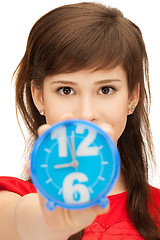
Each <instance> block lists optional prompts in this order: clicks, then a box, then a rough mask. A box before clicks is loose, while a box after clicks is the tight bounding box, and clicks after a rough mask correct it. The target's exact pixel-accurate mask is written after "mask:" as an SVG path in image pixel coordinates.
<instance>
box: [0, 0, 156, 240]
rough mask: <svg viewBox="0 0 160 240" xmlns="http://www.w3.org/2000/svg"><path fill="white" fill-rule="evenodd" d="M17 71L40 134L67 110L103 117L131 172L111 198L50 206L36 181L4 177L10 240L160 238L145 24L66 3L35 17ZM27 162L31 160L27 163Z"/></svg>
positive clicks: (0, 219)
mask: <svg viewBox="0 0 160 240" xmlns="http://www.w3.org/2000/svg"><path fill="white" fill-rule="evenodd" d="M15 77H16V107H17V111H18V112H20V113H21V115H22V117H23V119H24V122H25V124H26V126H27V128H28V130H29V134H30V139H29V140H28V149H29V153H30V152H31V149H32V146H33V143H34V142H35V140H36V138H37V137H38V134H41V133H42V132H43V131H45V130H46V129H47V128H48V127H49V126H50V125H53V124H55V123H57V122H59V121H61V120H66V119H72V118H74V119H75V118H77V119H84V120H88V121H91V122H93V123H95V124H97V125H99V126H100V127H101V128H102V129H103V130H104V131H106V132H107V133H108V134H109V135H110V136H111V137H112V139H113V140H114V142H115V143H116V145H117V147H118V149H119V152H120V156H121V173H120V176H119V179H118V181H117V183H116V185H115V187H114V188H113V189H112V190H111V192H110V193H109V195H108V199H109V202H110V204H109V206H108V207H106V208H105V209H101V208H99V207H98V206H94V207H90V208H87V209H83V210H67V209H62V208H60V207H57V208H56V209H55V210H54V211H52V212H49V211H47V209H46V208H45V199H44V198H43V197H42V196H41V195H40V194H39V193H37V191H36V189H35V187H34V185H33V184H32V182H31V179H30V176H29V172H28V180H26V181H23V180H20V179H17V178H12V177H0V189H1V190H2V191H1V192H0V236H1V239H3V240H20V239H21V240H28V239H30V240H44V239H45V240H52V239H53V240H67V239H83V240H86V239H88V240H90V239H92V240H94V239H95V240H98V239H102V240H120V239H123V240H124V239H125V240H129V239H135V240H142V239H146V240H158V239H159V240H160V232H159V228H160V214H159V212H160V209H159V208H160V207H159V206H160V191H159V190H158V189H156V188H153V187H151V186H150V185H149V183H148V162H149V160H151V161H154V160H153V151H152V136H151V130H150V124H149V119H148V114H149V106H150V87H149V76H148V59H147V53H146V49H145V44H144V41H143V37H142V34H141V31H140V29H139V28H138V27H137V26H136V25H135V24H134V23H133V22H131V21H130V20H128V19H127V18H125V17H124V16H123V14H122V13H121V12H120V11H119V10H117V9H115V8H111V7H106V6H103V5H101V4H98V3H87V2H86V3H78V4H71V5H66V6H62V7H59V8H57V9H54V10H53V11H51V12H49V13H47V14H46V15H44V16H43V17H42V18H40V19H39V20H38V21H37V22H36V23H35V25H34V26H33V28H32V30H31V32H30V34H29V38H28V42H27V47H26V52H25V54H24V57H23V58H22V60H21V62H20V64H19V66H18V68H17V71H16V73H15ZM26 168H27V167H26Z"/></svg>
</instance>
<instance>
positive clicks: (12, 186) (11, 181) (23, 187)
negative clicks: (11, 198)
mask: <svg viewBox="0 0 160 240" xmlns="http://www.w3.org/2000/svg"><path fill="white" fill-rule="evenodd" d="M0 190H6V191H10V192H14V193H17V194H19V195H21V196H24V195H26V194H29V193H35V192H36V189H35V187H34V185H33V184H32V183H29V182H27V181H24V180H22V179H19V178H15V177H2V176H0Z"/></svg>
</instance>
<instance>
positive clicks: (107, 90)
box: [99, 86, 115, 95]
mask: <svg viewBox="0 0 160 240" xmlns="http://www.w3.org/2000/svg"><path fill="white" fill-rule="evenodd" d="M114 90H115V89H114V88H113V87H107V86H106V87H102V88H101V89H100V91H99V94H104V95H107V94H111V93H112V92H113V91H114Z"/></svg>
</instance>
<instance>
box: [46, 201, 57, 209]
mask: <svg viewBox="0 0 160 240" xmlns="http://www.w3.org/2000/svg"><path fill="white" fill-rule="evenodd" d="M55 207H56V204H55V203H54V202H53V201H48V202H47V203H46V208H47V210H49V211H53V210H54V209H55Z"/></svg>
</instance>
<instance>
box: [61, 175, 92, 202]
mask: <svg viewBox="0 0 160 240" xmlns="http://www.w3.org/2000/svg"><path fill="white" fill-rule="evenodd" d="M76 180H77V181H78V182H80V183H76V184H74V181H76ZM81 182H88V177H87V176H86V175H85V174H84V173H80V172H76V173H71V174H69V175H67V176H66V177H65V179H64V181H63V198H64V201H65V202H66V203H70V204H73V203H74V204H75V203H85V202H88V201H89V200H90V193H89V191H88V188H87V187H86V186H85V185H84V184H81Z"/></svg>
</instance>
